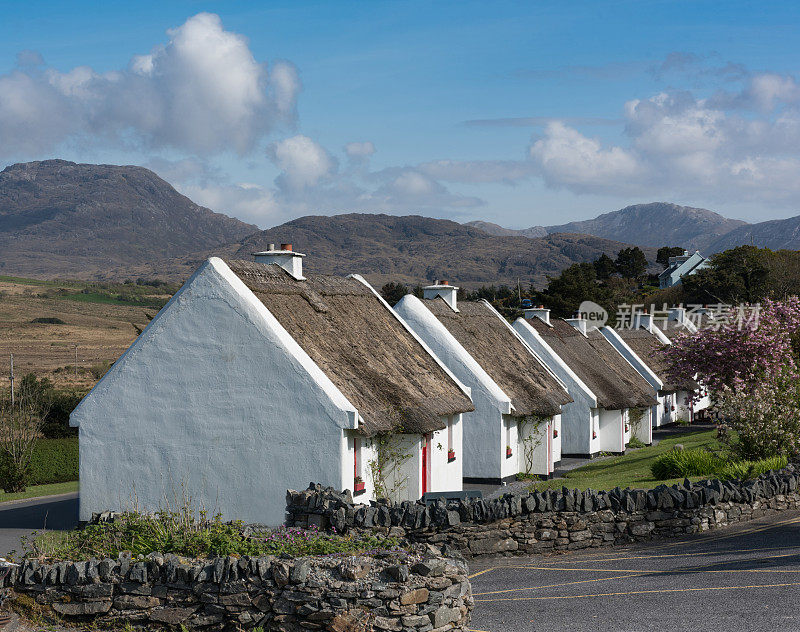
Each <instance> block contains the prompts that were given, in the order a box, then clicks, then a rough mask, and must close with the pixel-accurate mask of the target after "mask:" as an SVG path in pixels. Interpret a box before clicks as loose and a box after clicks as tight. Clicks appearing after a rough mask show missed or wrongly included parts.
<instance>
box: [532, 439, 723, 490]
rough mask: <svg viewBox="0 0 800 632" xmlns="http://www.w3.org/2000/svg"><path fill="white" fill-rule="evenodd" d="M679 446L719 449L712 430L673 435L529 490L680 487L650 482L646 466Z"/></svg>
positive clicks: (678, 480)
mask: <svg viewBox="0 0 800 632" xmlns="http://www.w3.org/2000/svg"><path fill="white" fill-rule="evenodd" d="M677 444H681V445H682V446H684V448H685V449H687V450H692V449H695V448H705V449H707V450H712V451H713V450H718V449H719V448H720V447H721V446H720V444H719V443H718V442H717V440H716V431H715V430H706V431H700V432H687V433H686V434H680V435H675V436H672V437H668V438H666V439H662V440H661V441H660V442H659V444H658V445H654V446H649V447H647V448H640V449H638V450H632V451H631V452H630V453H628V454H626V455H624V456H618V457H614V458H611V459H603V460H602V461H597V462H596V463H590V464H589V465H584V466H583V467H579V468H578V469H575V470H572V471H571V472H568V473H567V474H566V476H565V477H564V478H556V479H553V480H550V481H542V482H537V483H535V485H533V486H532V487H531V489H536V490H544V489H561V488H562V487H568V488H569V489H576V488H577V489H596V490H609V489H614V488H615V487H617V486H619V487H622V488H623V489H624V488H625V487H633V488H638V489H651V488H653V487H656V486H658V485H661V484H662V483H665V484H667V485H673V484H675V483H683V479H682V478H681V479H673V480H666V481H658V480H656V479H655V478H653V474H652V473H651V472H650V464H651V463H652V462H653V461H654V460H655V459H656V458H657V457H658V456H659V455H661V454H663V453H664V452H668V451H669V450H672V448H674V447H675V445H677ZM701 478H707V477H705V476H696V477H693V478H690V480H692V481H695V480H700V479H701Z"/></svg>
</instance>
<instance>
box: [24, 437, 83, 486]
mask: <svg viewBox="0 0 800 632" xmlns="http://www.w3.org/2000/svg"><path fill="white" fill-rule="evenodd" d="M77 480H78V438H77V437H70V438H67V439H40V440H39V441H37V442H36V447H35V448H34V449H33V457H32V458H31V467H30V478H29V479H28V485H46V484H47V483H66V482H67V481H77Z"/></svg>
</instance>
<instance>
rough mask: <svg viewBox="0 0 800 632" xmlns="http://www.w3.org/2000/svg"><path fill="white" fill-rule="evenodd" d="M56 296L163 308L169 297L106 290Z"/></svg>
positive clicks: (91, 301) (66, 298) (112, 303)
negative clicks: (125, 294) (116, 292)
mask: <svg viewBox="0 0 800 632" xmlns="http://www.w3.org/2000/svg"><path fill="white" fill-rule="evenodd" d="M56 298H60V299H63V300H67V301H78V302H79V303H102V304H104V305H128V306H131V307H152V308H154V309H161V308H162V307H164V305H165V304H166V303H167V299H163V298H156V297H150V296H123V295H114V294H106V293H104V292H89V293H84V292H70V293H65V294H58V295H57V296H56Z"/></svg>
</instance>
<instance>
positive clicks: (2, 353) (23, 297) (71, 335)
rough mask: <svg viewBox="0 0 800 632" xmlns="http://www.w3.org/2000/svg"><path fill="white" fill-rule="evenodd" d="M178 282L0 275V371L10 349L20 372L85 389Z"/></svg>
mask: <svg viewBox="0 0 800 632" xmlns="http://www.w3.org/2000/svg"><path fill="white" fill-rule="evenodd" d="M176 287H177V286H174V285H173V286H158V287H154V286H147V285H135V284H126V285H122V284H113V285H112V284H98V283H82V282H60V281H40V280H36V279H25V278H19V277H9V276H0V366H2V369H1V370H2V372H3V376H4V377H5V376H7V375H8V369H9V366H8V363H9V355H10V354H12V353H13V354H14V368H15V372H16V373H17V375H18V376H22V375H24V374H25V373H28V372H35V373H36V374H37V375H38V376H39V377H48V378H50V379H51V380H52V381H53V382H54V383H55V384H56V385H57V386H59V387H71V388H79V389H82V390H88V389H89V388H91V387H92V386H94V384H95V382H96V381H97V380H98V379H99V378H100V377H101V376H102V375H103V373H105V371H106V370H107V369H108V367H109V366H111V363H113V362H115V361H116V359H117V358H118V357H119V356H120V355H121V354H122V353H123V351H125V349H127V348H128V346H129V345H130V344H131V343H132V342H133V341H134V339H135V338H136V336H137V334H138V332H139V331H141V330H142V329H144V327H145V326H146V325H147V323H148V322H149V321H150V318H152V317H153V316H154V315H155V314H156V312H158V310H159V308H160V307H161V306H162V305H164V303H165V302H166V301H167V300H168V299H169V297H170V296H171V295H172V293H173V292H174V291H175V290H176ZM76 346H77V354H76ZM76 356H77V364H76ZM7 384H8V382H7V381H6V383H5V385H4V386H7Z"/></svg>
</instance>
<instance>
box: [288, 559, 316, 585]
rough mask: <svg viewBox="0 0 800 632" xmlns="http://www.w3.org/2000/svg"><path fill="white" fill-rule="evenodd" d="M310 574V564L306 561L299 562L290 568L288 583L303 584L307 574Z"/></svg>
mask: <svg viewBox="0 0 800 632" xmlns="http://www.w3.org/2000/svg"><path fill="white" fill-rule="evenodd" d="M310 572H311V564H310V563H309V561H308V560H299V561H298V562H296V563H295V565H294V567H293V568H292V572H291V574H290V575H289V581H291V582H292V583H293V584H304V583H305V582H306V580H307V579H308V574H309V573H310Z"/></svg>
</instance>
